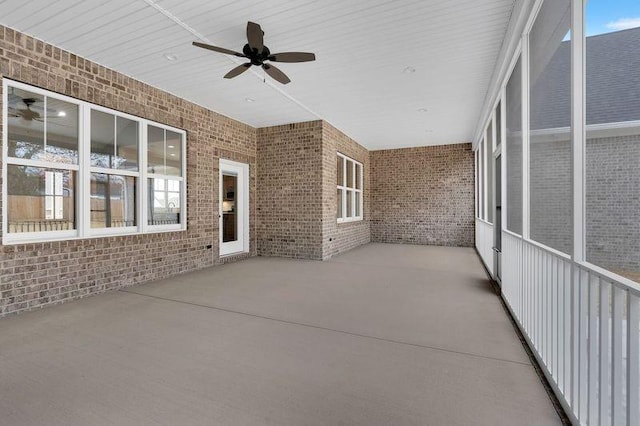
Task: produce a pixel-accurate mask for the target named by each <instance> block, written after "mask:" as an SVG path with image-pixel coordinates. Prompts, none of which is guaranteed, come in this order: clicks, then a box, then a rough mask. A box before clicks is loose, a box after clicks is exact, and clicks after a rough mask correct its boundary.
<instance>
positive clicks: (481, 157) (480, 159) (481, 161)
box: [478, 139, 485, 219]
mask: <svg viewBox="0 0 640 426" xmlns="http://www.w3.org/2000/svg"><path fill="white" fill-rule="evenodd" d="M484 158H485V156H484V139H482V142H480V151H479V152H478V164H479V165H480V170H479V173H480V180H479V181H478V182H479V184H478V185H479V189H480V198H479V200H480V202H479V205H480V214H479V215H478V216H480V219H485V214H484V194H485V192H484V185H485V183H484V182H485V178H484Z"/></svg>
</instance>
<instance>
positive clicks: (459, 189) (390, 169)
mask: <svg viewBox="0 0 640 426" xmlns="http://www.w3.org/2000/svg"><path fill="white" fill-rule="evenodd" d="M371 170H372V173H373V174H372V177H371V203H372V206H373V208H372V212H371V240H372V241H374V242H386V243H403V244H433V245H446V246H464V247H473V245H474V239H475V235H474V228H475V226H474V154H473V151H472V150H471V144H470V143H465V144H456V145H443V146H430V147H421V148H405V149H393V150H383V151H372V152H371Z"/></svg>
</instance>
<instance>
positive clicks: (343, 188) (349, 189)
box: [336, 152, 364, 223]
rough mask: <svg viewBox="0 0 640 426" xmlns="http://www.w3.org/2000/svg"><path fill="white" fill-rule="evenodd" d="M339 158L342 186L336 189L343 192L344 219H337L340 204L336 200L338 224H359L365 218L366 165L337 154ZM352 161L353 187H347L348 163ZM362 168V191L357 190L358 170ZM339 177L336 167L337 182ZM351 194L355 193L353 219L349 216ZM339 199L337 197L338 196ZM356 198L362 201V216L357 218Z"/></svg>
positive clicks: (337, 186)
mask: <svg viewBox="0 0 640 426" xmlns="http://www.w3.org/2000/svg"><path fill="white" fill-rule="evenodd" d="M337 156H338V157H340V158H342V185H336V189H337V190H338V189H339V190H341V191H342V200H341V202H342V217H337V214H338V203H337V200H336V220H337V222H338V223H348V222H358V221H361V220H363V218H364V165H363V164H362V163H361V162H359V161H357V160H354V159H353V158H351V157H348V156H346V155H344V154H342V153H341V152H337ZM348 161H350V162H352V163H353V167H352V168H351V169H352V177H351V178H352V182H353V186H347V162H348ZM356 165H359V166H360V189H357V188H356V186H357V185H356V182H357V179H356V178H357V176H356V170H358V167H356ZM337 175H338V170H337V165H336V181H337V180H338V179H337ZM349 192H352V193H353V199H352V202H351V217H349V216H347V194H348V193H349ZM336 197H337V195H336ZM356 197H358V199H359V201H360V215H358V216H356V202H355V201H356Z"/></svg>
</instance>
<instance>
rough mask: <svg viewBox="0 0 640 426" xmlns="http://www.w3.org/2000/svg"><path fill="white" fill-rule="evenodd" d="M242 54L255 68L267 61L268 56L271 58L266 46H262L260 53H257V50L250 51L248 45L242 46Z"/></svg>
mask: <svg viewBox="0 0 640 426" xmlns="http://www.w3.org/2000/svg"><path fill="white" fill-rule="evenodd" d="M242 53H244V55H245V56H246V57H247V58H249V60H250V61H251V65H257V66H260V65H262V64H263V63H264V61H266V60H268V59H269V56H271V51H270V50H269V48H268V47H267V46H263V48H262V52H258V50H257V49H252V48H251V46H249V43H247V44H245V45H244V47H243V48H242Z"/></svg>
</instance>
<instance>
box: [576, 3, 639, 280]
mask: <svg viewBox="0 0 640 426" xmlns="http://www.w3.org/2000/svg"><path fill="white" fill-rule="evenodd" d="M586 4H587V6H586V25H587V28H586V31H587V34H588V35H589V36H588V37H587V38H586V96H587V97H586V107H587V111H586V118H587V122H586V124H587V133H586V136H587V141H586V164H585V173H586V182H585V196H586V200H585V203H586V212H585V219H586V223H585V227H586V257H587V261H589V262H591V263H593V264H596V265H598V266H600V267H603V268H606V269H608V270H610V271H612V272H615V273H617V274H620V275H623V276H625V277H627V278H629V279H631V280H634V281H636V282H640V196H639V195H638V194H639V193H638V191H639V188H640V126H638V125H637V121H638V120H640V102H639V99H640V97H639V95H640V92H639V90H638V89H639V87H640V80H639V78H638V77H639V75H640V74H639V73H638V70H639V68H638V49H637V48H638V45H640V28H631V29H626V30H621V31H617V30H615V29H608V28H605V27H604V26H602V27H601V26H596V25H593V26H592V25H590V23H591V22H596V21H597V19H598V13H599V12H598V11H600V10H602V8H610V7H611V3H610V2H604V1H603V0H590V1H589V2H587V3H586ZM620 6H621V7H619V8H618V9H619V10H617V14H618V15H619V16H620V17H626V16H636V15H633V14H634V13H637V8H636V2H621V4H620ZM634 9H635V10H634ZM629 14H630V15H629ZM614 123H615V124H614ZM594 125H598V126H597V127H598V128H594Z"/></svg>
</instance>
